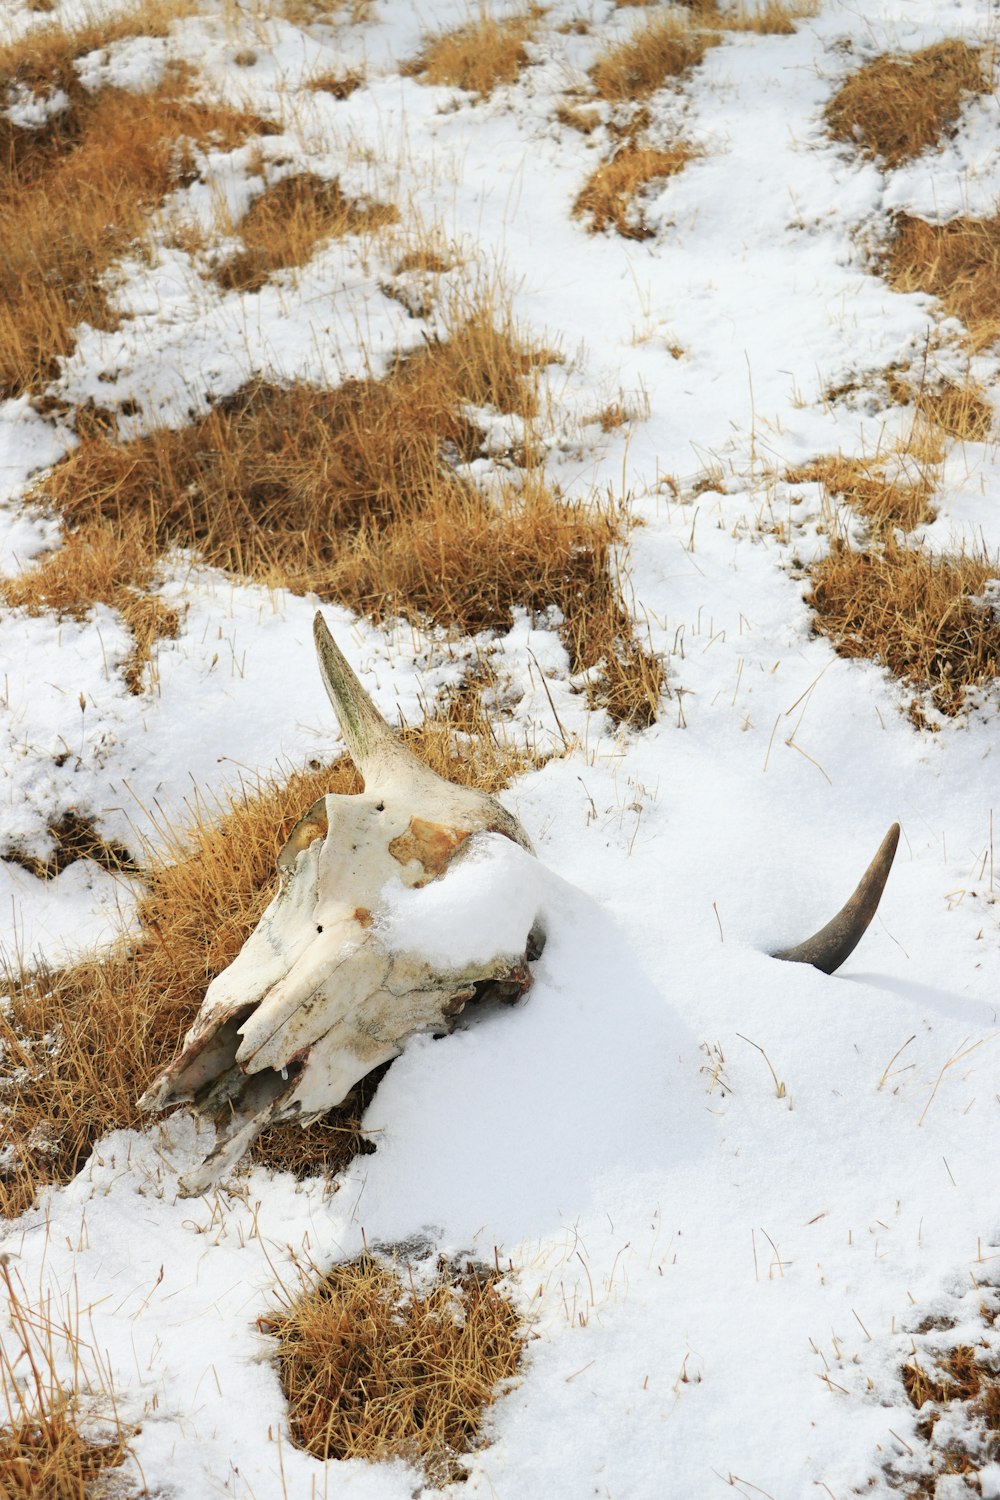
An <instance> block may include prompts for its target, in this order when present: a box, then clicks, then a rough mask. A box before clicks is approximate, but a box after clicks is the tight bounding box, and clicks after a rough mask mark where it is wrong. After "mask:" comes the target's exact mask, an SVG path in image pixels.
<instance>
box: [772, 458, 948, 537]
mask: <svg viewBox="0 0 1000 1500" xmlns="http://www.w3.org/2000/svg"><path fill="white" fill-rule="evenodd" d="M892 467H895V468H896V472H895V473H890V472H889V470H890V465H889V463H888V462H887V460H886V459H885V458H880V459H879V458H876V459H863V458H845V457H844V455H843V454H842V453H833V454H828V455H825V456H824V457H822V458H814V459H812V460H811V462H809V463H807V464H803V465H802V466H801V467H799V468H797V469H789V470H787V471H786V473H785V479H786V480H787V481H788V482H789V483H790V484H820V485H822V486H823V489H824V490H825V492H826V493H827V495H830V496H835V497H836V498H837V499H839V500H845V501H846V502H847V504H848V505H850V506H851V508H852V510H855V511H857V513H858V515H861V516H864V518H865V520H866V521H868V522H869V524H870V525H871V527H872V529H873V531H875V532H881V531H884V530H885V529H886V527H893V526H901V527H902V528H903V530H904V531H912V530H913V529H914V527H916V526H923V525H925V524H927V523H928V522H930V521H933V519H934V516H935V515H936V511H935V509H934V506H933V504H932V503H931V497H932V496H933V493H934V481H933V474H932V472H931V470H930V468H929V467H928V466H925V465H921V464H919V463H916V462H911V463H910V464H909V465H908V466H907V468H908V471H909V472H907V473H905V474H900V472H899V469H898V464H897V465H893V466H892Z"/></svg>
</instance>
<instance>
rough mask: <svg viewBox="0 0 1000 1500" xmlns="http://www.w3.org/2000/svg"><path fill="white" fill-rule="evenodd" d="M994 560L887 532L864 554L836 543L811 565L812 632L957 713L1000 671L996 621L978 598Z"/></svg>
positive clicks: (999, 632)
mask: <svg viewBox="0 0 1000 1500" xmlns="http://www.w3.org/2000/svg"><path fill="white" fill-rule="evenodd" d="M998 566H1000V565H998V563H997V561H996V560H992V561H991V560H989V559H987V558H985V557H982V556H976V555H973V554H971V553H959V554H955V555H951V556H935V555H934V554H932V553H930V552H926V551H923V550H921V549H917V548H911V547H906V546H903V545H901V544H900V543H898V542H897V541H895V540H894V539H893V538H892V536H891V535H889V536H886V538H885V539H884V541H883V542H882V544H881V545H879V546H877V547H874V546H873V547H871V548H870V549H869V550H867V551H864V552H859V551H855V550H854V549H853V548H851V547H848V546H847V545H845V544H843V543H841V542H835V543H834V545H833V546H832V547H831V549H830V553H829V555H828V556H827V557H825V558H823V559H822V560H821V561H819V562H817V563H815V564H814V566H813V567H812V569H811V570H810V574H811V581H812V592H811V594H810V595H809V596H808V598H807V602H808V603H809V604H811V605H812V608H813V609H814V611H815V614H816V618H815V622H814V628H815V629H816V630H817V631H818V632H819V634H821V635H825V636H828V637H829V638H830V640H831V641H832V642H833V644H834V647H835V649H836V650H837V652H838V654H839V655H841V656H847V657H871V658H873V659H874V660H875V661H878V662H880V663H881V664H882V665H883V666H885V667H887V668H888V669H889V671H890V672H891V673H892V674H893V676H895V677H898V678H900V679H902V681H904V682H906V683H908V684H910V685H911V686H912V687H914V688H916V689H918V690H919V691H922V692H928V693H929V694H930V696H931V698H932V700H933V702H934V704H935V705H936V707H937V708H938V709H940V710H941V712H942V713H945V714H951V715H954V714H958V713H960V712H961V711H962V709H963V708H964V706H965V704H966V701H967V699H966V690H967V689H968V688H977V687H986V686H988V685H989V684H991V683H992V682H993V680H994V679H995V678H996V676H997V675H998V673H1000V620H997V618H996V615H995V614H994V613H993V612H992V611H991V610H990V609H989V608H987V607H986V606H984V605H982V604H977V603H975V602H974V601H975V599H976V598H977V597H978V596H981V595H982V593H983V589H984V586H985V584H986V582H987V580H988V579H990V578H995V577H997V576H998Z"/></svg>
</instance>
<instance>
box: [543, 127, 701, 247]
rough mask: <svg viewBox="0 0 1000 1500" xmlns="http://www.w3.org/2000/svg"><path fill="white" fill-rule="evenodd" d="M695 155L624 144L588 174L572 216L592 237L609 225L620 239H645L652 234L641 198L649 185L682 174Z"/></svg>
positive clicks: (686, 150) (676, 149)
mask: <svg viewBox="0 0 1000 1500" xmlns="http://www.w3.org/2000/svg"><path fill="white" fill-rule="evenodd" d="M696 154H697V153H696V152H695V151H694V149H693V148H692V147H690V146H687V145H684V144H683V143H680V144H678V145H676V146H672V147H671V148H670V150H669V151H660V150H657V149H656V148H654V147H652V146H640V145H637V144H636V143H635V142H634V141H627V142H626V144H625V145H624V146H621V147H620V148H619V150H617V151H616V152H615V154H614V156H613V157H612V158H611V160H610V161H607V162H603V163H602V164H601V166H599V167H597V168H596V169H595V170H594V171H593V172H592V173H591V174H590V176H589V177H588V178H587V181H586V183H585V184H584V186H583V188H582V190H581V191H580V193H579V195H578V196H577V199H576V202H575V203H574V204H573V213H574V214H575V215H576V216H577V217H578V218H586V219H587V220H588V227H589V228H590V230H591V231H592V232H594V233H597V232H599V231H600V230H602V229H606V228H607V226H608V225H609V224H611V225H613V226H614V228H615V229H616V230H617V232H618V233H619V234H620V235H621V236H622V237H623V238H624V239H630V240H645V239H649V237H650V235H651V234H652V233H653V231H652V230H651V229H650V228H649V226H648V224H647V223H646V219H645V216H644V214H643V211H642V205H641V195H642V194H643V192H644V191H645V190H646V189H648V188H649V187H650V186H651V185H652V184H654V183H660V182H664V181H666V179H667V178H668V177H674V176H676V174H677V173H678V172H681V171H683V170H684V168H685V167H686V166H687V164H688V162H689V161H691V159H692V158H693V157H694V156H695V155H696ZM637 200H639V201H637Z"/></svg>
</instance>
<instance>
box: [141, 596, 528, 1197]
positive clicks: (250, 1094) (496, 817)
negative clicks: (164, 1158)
mask: <svg viewBox="0 0 1000 1500" xmlns="http://www.w3.org/2000/svg"><path fill="white" fill-rule="evenodd" d="M314 635H315V640H316V648H317V653H318V656H319V665H320V672H321V674H322V677H323V682H324V684H325V686H326V690H327V692H328V693H329V695H330V699H331V701H332V703H333V706H334V709H335V710H336V713H337V717H338V719H339V720H340V726H341V730H342V731H343V735H344V739H345V741H346V744H347V748H348V750H349V752H350V754H351V757H352V759H353V760H354V762H355V764H356V766H357V768H358V770H359V771H360V772H361V775H362V777H363V779H364V791H363V792H361V793H359V794H357V795H354V796H344V795H337V794H333V793H330V794H328V795H327V796H325V797H321V798H320V799H319V801H318V802H316V803H314V804H313V806H312V807H311V808H310V809H309V810H308V812H306V813H305V814H304V815H303V816H302V817H301V818H300V819H299V821H298V822H297V823H296V825H295V827H294V828H293V829H292V832H291V834H290V835H289V837H288V840H287V841H286V843H285V846H284V848H283V849H282V851H281V853H280V855H279V856H278V873H279V886H278V891H277V894H276V895H275V897H274V899H273V900H272V901H271V903H270V905H269V906H268V908H267V910H266V911H265V912H264V915H263V916H262V917H261V919H260V922H259V923H258V925H257V927H256V928H255V930H254V931H253V932H252V933H251V935H250V937H249V938H248V939H247V941H246V943H245V944H244V946H243V948H242V949H241V951H240V953H239V954H238V955H237V957H236V958H235V960H234V961H233V962H232V963H231V964H230V965H229V967H228V968H227V969H225V970H224V971H223V972H222V973H221V974H219V975H217V977H216V978H215V979H214V980H213V981H212V983H211V984H210V985H209V988H208V991H207V993H206V995H205V1000H204V1003H203V1005H202V1008H201V1010H200V1011H199V1013H198V1016H197V1018H196V1020H195V1022H194V1025H193V1026H192V1028H191V1030H190V1031H189V1032H188V1034H187V1036H186V1038H185V1040H184V1046H183V1049H182V1051H181V1052H180V1054H179V1056H178V1057H176V1058H175V1060H174V1061H173V1062H172V1063H171V1064H170V1066H169V1067H168V1068H167V1069H166V1071H165V1072H164V1073H163V1074H161V1076H160V1077H159V1078H158V1079H157V1080H156V1082H155V1083H154V1084H153V1085H152V1086H151V1087H150V1088H149V1089H148V1090H147V1092H146V1093H145V1094H144V1095H143V1097H142V1099H141V1100H140V1101H139V1103H140V1107H141V1108H143V1109H147V1110H161V1109H166V1108H169V1107H170V1106H172V1105H175V1104H182V1103H190V1104H192V1105H193V1107H194V1109H195V1110H196V1111H197V1112H198V1113H199V1114H202V1115H206V1116H208V1117H210V1118H212V1119H213V1120H214V1122H215V1126H216V1145H215V1149H214V1150H213V1151H212V1152H211V1154H210V1155H209V1156H208V1157H207V1158H206V1160H205V1161H204V1162H203V1163H202V1165H201V1166H200V1167H199V1168H198V1169H196V1170H195V1171H194V1172H193V1173H191V1174H189V1175H188V1176H187V1177H186V1178H184V1179H182V1181H181V1190H182V1192H184V1193H186V1194H197V1193H201V1192H204V1191H205V1190H206V1189H207V1188H208V1187H210V1186H212V1185H213V1184H214V1183H215V1182H216V1181H217V1180H218V1179H219V1178H220V1177H221V1176H222V1175H223V1174H224V1173H225V1172H226V1171H227V1170H228V1169H229V1167H231V1166H232V1165H233V1164H234V1163H235V1162H236V1161H237V1160H238V1159H239V1158H240V1157H241V1156H242V1155H243V1153H244V1152H245V1151H246V1150H247V1149H248V1148H249V1147H250V1145H251V1144H252V1143H253V1141H254V1140H255V1139H256V1137H257V1135H258V1134H259V1133H260V1131H261V1130H262V1129H263V1128H264V1127H265V1126H267V1125H271V1124H276V1123H279V1122H281V1121H285V1120H290V1119H296V1120H298V1121H299V1122H301V1123H302V1124H308V1123H309V1122H310V1121H312V1120H314V1119H316V1118H318V1117H319V1116H320V1115H322V1114H325V1113H326V1112H327V1111H328V1110H330V1109H332V1108H334V1107H335V1106H336V1105H338V1104H340V1103H341V1102H342V1101H343V1099H344V1098H345V1097H346V1095H347V1094H348V1093H349V1091H350V1089H351V1088H352V1087H353V1085H354V1084H355V1083H357V1082H358V1080H359V1079H361V1078H363V1077H364V1076H365V1075H366V1074H367V1073H370V1072H371V1071H372V1069H373V1068H376V1067H378V1066H379V1064H380V1063H383V1062H386V1061H388V1060H389V1059H390V1058H393V1057H396V1056H397V1055H398V1054H399V1053H400V1052H401V1051H402V1049H403V1046H404V1044H405V1042H406V1040H407V1038H409V1037H411V1036H413V1035H414V1034H415V1033H417V1032H432V1033H437V1034H440V1033H443V1032H447V1031H449V1030H450V1029H451V1027H452V1026H453V1025H454V1021H455V1017H456V1016H457V1015H458V1013H459V1012H460V1011H461V1009H462V1007H463V1006H464V1005H465V1003H466V1001H467V1000H470V999H472V998H473V996H474V995H482V994H484V993H486V994H492V995H496V996H499V997H500V998H502V999H505V1000H509V1001H513V1000H516V999H517V998H518V997H519V996H520V995H522V994H524V992H525V991H526V990H527V989H528V988H529V987H530V985H531V974H530V971H529V969H528V961H529V960H530V959H532V958H535V957H537V956H538V954H539V953H540V952H541V949H542V945H543V942H544V938H543V935H542V932H541V928H540V924H539V923H538V921H537V918H536V913H535V912H534V911H533V910H528V911H525V909H524V902H523V900H522V901H521V903H520V907H519V911H520V918H521V921H522V928H521V930H519V931H518V935H517V938H516V940H515V939H514V937H513V933H512V931H511V930H510V929H511V924H510V922H509V921H508V922H506V923H505V924H504V926H505V929H506V930H505V931H504V932H503V933H501V934H498V935H497V939H496V940H497V942H500V943H502V945H503V946H502V949H501V950H500V951H491V952H488V953H485V954H484V953H483V952H482V951H481V950H482V942H481V941H480V951H479V952H477V953H476V954H475V956H474V957H469V958H468V961H459V962H454V961H452V962H449V961H448V960H447V959H446V960H445V961H444V962H443V963H442V962H441V961H438V962H433V961H430V960H429V959H428V958H427V957H426V950H425V955H424V956H422V954H421V952H419V951H415V950H414V948H413V945H412V942H407V939H406V937H405V929H406V926H407V924H406V923H405V922H404V923H403V924H402V928H403V932H404V936H403V939H402V943H400V939H399V931H400V925H401V924H400V923H399V922H396V923H393V921H392V919H391V918H392V911H391V908H392V901H393V897H392V893H394V892H395V893H399V892H400V891H401V889H402V888H410V889H419V888H420V887H423V886H426V885H428V884H429V883H430V882H432V881H436V880H439V879H441V878H443V877H444V876H446V875H447V874H448V872H449V870H452V869H453V868H454V867H455V866H457V865H458V864H459V863H460V862H462V861H463V860H464V859H465V858H466V857H467V856H468V854H469V851H470V850H473V849H475V848H476V846H477V844H478V845H480V846H481V845H482V843H483V839H484V837H485V836H486V835H488V834H493V835H500V836H502V837H503V839H505V840H513V842H514V843H515V844H517V845H520V846H521V849H522V850H525V851H527V853H528V854H529V855H530V854H531V853H532V849H531V844H530V842H529V840H528V836H527V834H526V833H525V831H524V829H523V828H522V827H521V825H520V823H519V822H518V821H517V819H516V818H515V817H514V816H513V815H512V814H511V813H509V812H508V811H507V809H506V808H504V807H502V806H501V804H500V803H499V802H498V801H496V799H495V798H494V797H491V796H489V795H487V794H486V793H485V792H480V791H475V790H472V789H470V788H468V787H460V786H454V785H452V783H450V782H448V781H445V780H443V779H442V778H441V777H440V776H438V775H436V774H435V773H434V772H433V771H431V770H430V769H429V768H428V767H427V766H425V765H423V764H422V762H421V761H419V760H418V759H417V758H416V757H415V756H414V755H412V754H411V752H410V751H409V750H408V749H407V748H406V747H405V746H404V744H403V743H402V741H401V740H400V738H399V736H398V735H397V734H396V733H395V731H394V730H392V729H391V728H390V727H389V725H388V724H386V722H385V721H384V719H383V718H382V717H381V715H380V714H379V712H378V710H377V709H376V707H375V705H374V703H373V702H372V700H371V699H370V698H369V696H368V694H367V693H366V692H365V690H364V688H363V687H362V686H361V684H360V682H359V681H358V679H357V678H356V677H355V675H354V673H353V672H352V671H351V668H350V667H349V665H348V663H347V661H346V660H345V658H344V656H343V654H342V653H341V651H340V650H339V649H338V647H337V645H336V643H335V641H334V640H333V637H332V636H331V635H330V632H329V631H328V629H327V627H326V625H325V623H324V621H323V619H322V616H321V615H319V614H317V615H316V619H315V628H314ZM494 842H495V840H494ZM506 847H507V848H510V845H509V844H508V845H506ZM480 852H482V851H480ZM511 853H512V854H513V853H514V851H513V850H512V851H511ZM522 857H523V856H522ZM499 867H500V868H501V869H502V870H505V871H506V872H507V874H508V875H509V876H510V875H511V874H512V872H515V871H516V867H517V866H516V861H514V862H513V863H512V862H511V861H510V860H506V861H501V862H500V866H499ZM513 878H514V879H515V880H516V874H514V875H513ZM514 904H515V907H517V902H515V903H514ZM517 920H518V919H517V918H515V923H516V921H517ZM409 925H410V926H411V927H412V922H411V923H410V924H409ZM418 946H419V939H418ZM459 946H461V945H460V944H459ZM466 957H467V955H464V954H463V955H462V959H463V960H464V959H465V958H466Z"/></svg>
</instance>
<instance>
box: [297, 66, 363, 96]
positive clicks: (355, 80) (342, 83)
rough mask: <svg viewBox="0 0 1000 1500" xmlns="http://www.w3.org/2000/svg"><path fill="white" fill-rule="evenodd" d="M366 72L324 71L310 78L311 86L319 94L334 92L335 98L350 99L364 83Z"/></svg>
mask: <svg viewBox="0 0 1000 1500" xmlns="http://www.w3.org/2000/svg"><path fill="white" fill-rule="evenodd" d="M364 81H365V79H364V74H363V73H355V72H352V71H351V70H348V71H347V72H346V73H322V74H321V75H320V76H319V77H318V78H310V80H309V87H310V88H311V89H312V90H313V91H314V92H315V93H317V94H332V95H333V97H334V98H335V99H349V98H350V97H351V95H352V94H353V93H354V92H355V90H357V89H359V88H360V87H361V85H362V84H363V83H364Z"/></svg>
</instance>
